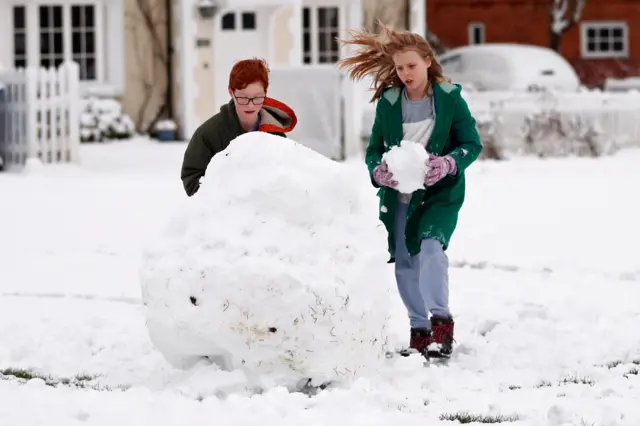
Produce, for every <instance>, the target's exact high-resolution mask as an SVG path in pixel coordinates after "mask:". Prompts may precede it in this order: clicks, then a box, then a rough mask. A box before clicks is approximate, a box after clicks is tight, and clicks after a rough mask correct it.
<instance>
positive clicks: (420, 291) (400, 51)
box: [338, 25, 482, 358]
mask: <svg viewBox="0 0 640 426" xmlns="http://www.w3.org/2000/svg"><path fill="white" fill-rule="evenodd" d="M382 30H383V35H384V36H385V37H384V39H382V38H379V37H377V36H376V35H374V34H369V33H366V32H352V33H351V35H352V39H350V40H341V42H342V43H343V44H347V45H355V46H359V47H360V50H359V52H358V53H356V54H355V55H353V56H351V57H348V58H345V59H343V60H341V61H340V62H339V64H338V65H339V67H340V68H342V69H346V70H348V71H349V76H350V78H351V79H353V80H359V79H362V78H364V77H367V76H370V77H372V78H373V88H374V89H375V92H374V95H373V97H372V99H371V102H376V101H377V106H376V114H375V119H374V123H373V128H372V131H371V137H370V139H369V145H368V147H367V149H366V156H365V161H366V164H367V167H368V169H369V174H370V177H371V182H372V184H373V186H374V187H376V188H379V190H378V196H379V197H380V206H379V217H380V220H381V221H382V222H383V223H384V225H385V228H386V230H387V232H388V250H389V254H390V259H389V263H395V265H394V266H395V277H396V282H397V285H398V291H399V293H400V297H401V299H402V301H403V303H404V305H405V306H406V308H407V311H408V316H409V324H410V341H409V347H410V349H412V350H416V351H419V352H420V353H422V354H423V355H425V356H427V357H439V358H448V357H449V356H450V355H451V353H452V349H453V342H454V333H453V332H454V320H453V316H452V314H451V312H450V310H449V274H448V268H449V261H448V257H447V255H446V254H445V251H446V250H447V248H448V245H449V241H450V239H451V236H452V234H453V232H454V230H455V228H456V225H457V221H458V213H459V211H460V208H461V207H462V204H463V202H464V197H465V169H466V168H467V167H469V165H470V164H471V163H473V162H474V161H475V160H476V158H477V157H478V155H479V154H480V152H481V151H482V144H481V142H480V136H479V134H478V131H477V129H476V121H475V119H474V118H473V116H472V115H471V113H470V111H469V108H468V106H467V103H466V102H465V100H464V99H463V98H462V96H461V94H460V92H461V86H460V85H458V84H452V83H451V82H450V81H449V80H448V79H447V78H445V76H444V75H443V73H442V67H441V66H440V64H439V63H438V61H437V59H436V57H435V53H434V50H433V49H432V48H431V46H430V45H429V43H428V42H427V41H426V40H425V39H424V38H423V37H421V36H420V35H418V34H413V33H410V32H404V31H403V32H397V31H393V30H391V29H389V28H387V27H386V26H384V25H382ZM402 140H411V141H414V142H418V143H421V144H422V145H424V146H425V149H426V150H427V152H428V153H429V159H428V166H429V168H430V169H429V171H428V173H427V175H426V178H425V182H424V184H425V186H424V188H423V189H419V190H417V191H415V192H413V193H412V194H403V193H400V192H398V191H397V190H395V189H394V188H395V187H396V186H397V184H398V182H397V181H395V180H394V177H393V174H392V173H391V172H390V171H389V170H388V167H387V165H386V163H385V162H384V161H383V160H382V156H383V154H384V153H385V152H387V151H389V150H390V149H391V148H392V147H393V146H396V145H399V144H400V142H401V141H402ZM429 314H431V316H429Z"/></svg>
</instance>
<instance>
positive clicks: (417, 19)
mask: <svg viewBox="0 0 640 426" xmlns="http://www.w3.org/2000/svg"><path fill="white" fill-rule="evenodd" d="M427 1H429V0H409V8H410V9H409V16H410V22H409V31H411V32H412V33H416V34H420V35H421V36H422V37H424V38H426V37H427Z"/></svg>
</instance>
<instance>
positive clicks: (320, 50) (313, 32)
mask: <svg viewBox="0 0 640 426" xmlns="http://www.w3.org/2000/svg"><path fill="white" fill-rule="evenodd" d="M339 10H340V9H339V8H338V7H313V8H312V7H305V8H303V10H302V49H303V50H302V53H303V54H302V60H303V63H305V64H330V63H335V62H338V59H339V58H340V48H339V46H338V42H337V41H336V38H337V37H338V27H339V26H340V20H339Z"/></svg>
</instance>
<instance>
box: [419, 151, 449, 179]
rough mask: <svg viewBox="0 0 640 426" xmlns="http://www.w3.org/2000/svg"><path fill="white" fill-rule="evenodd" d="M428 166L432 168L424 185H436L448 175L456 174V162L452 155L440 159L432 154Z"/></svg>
mask: <svg viewBox="0 0 640 426" xmlns="http://www.w3.org/2000/svg"><path fill="white" fill-rule="evenodd" d="M427 166H429V167H430V169H429V171H428V172H427V176H426V177H425V179H424V183H425V185H427V186H431V185H435V184H436V183H437V182H439V181H440V180H441V179H442V178H444V177H445V176H446V175H448V174H454V173H455V172H456V162H455V160H454V159H453V158H452V157H451V156H450V155H445V156H444V157H438V156H437V155H433V154H431V153H430V154H429V160H427Z"/></svg>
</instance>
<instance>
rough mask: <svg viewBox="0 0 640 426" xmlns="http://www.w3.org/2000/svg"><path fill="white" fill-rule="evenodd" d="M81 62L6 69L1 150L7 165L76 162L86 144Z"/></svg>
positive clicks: (1, 86)
mask: <svg viewBox="0 0 640 426" xmlns="http://www.w3.org/2000/svg"><path fill="white" fill-rule="evenodd" d="M79 86H80V76H79V69H78V64H76V63H75V62H65V63H63V64H61V65H60V66H59V67H58V68H48V69H47V68H26V69H10V70H0V156H1V157H2V159H3V160H4V165H5V168H8V167H21V166H24V165H25V164H26V162H27V160H30V159H38V160H40V161H42V162H43V163H45V164H48V163H64V162H74V161H76V160H77V159H78V148H79V145H80V111H79V107H80V87H79Z"/></svg>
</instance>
